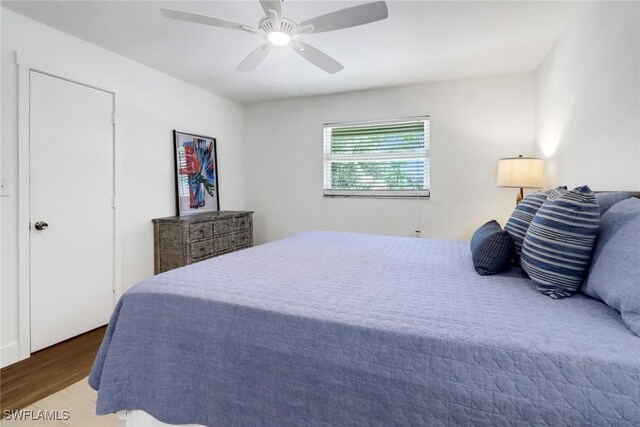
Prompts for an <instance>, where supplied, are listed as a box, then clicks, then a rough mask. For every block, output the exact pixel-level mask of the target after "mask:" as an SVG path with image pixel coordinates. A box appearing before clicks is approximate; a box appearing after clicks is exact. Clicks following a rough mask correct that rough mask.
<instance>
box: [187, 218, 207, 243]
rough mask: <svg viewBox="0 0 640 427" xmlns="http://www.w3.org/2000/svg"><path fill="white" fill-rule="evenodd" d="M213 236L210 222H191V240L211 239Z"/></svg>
mask: <svg viewBox="0 0 640 427" xmlns="http://www.w3.org/2000/svg"><path fill="white" fill-rule="evenodd" d="M211 236H213V231H212V229H211V223H210V222H194V223H191V224H189V241H190V242H197V241H199V240H204V239H210V238H211Z"/></svg>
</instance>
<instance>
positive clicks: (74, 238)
mask: <svg viewBox="0 0 640 427" xmlns="http://www.w3.org/2000/svg"><path fill="white" fill-rule="evenodd" d="M29 128H30V134H29V137H30V138H29V139H30V146H29V173H30V183H29V187H30V222H31V229H30V274H31V351H32V352H34V351H37V350H40V349H42V348H45V347H48V346H50V345H52V344H55V343H57V342H60V341H63V340H65V339H67V338H71V337H73V336H76V335H79V334H81V333H83V332H87V331H89V330H91V329H95V328H97V327H99V326H102V325H104V324H106V323H107V322H108V320H109V316H110V314H111V311H112V309H113V275H114V211H113V199H112V198H113V182H114V181H113V94H112V93H109V92H105V91H102V90H98V89H94V88H91V87H88V86H84V85H81V84H78V83H73V82H70V81H67V80H63V79H59V78H56V77H52V76H48V75H45V74H42V73H38V72H35V71H31V72H30V124H29Z"/></svg>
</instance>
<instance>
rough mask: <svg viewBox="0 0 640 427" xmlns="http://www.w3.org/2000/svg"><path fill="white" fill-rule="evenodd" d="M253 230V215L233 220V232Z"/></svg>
mask: <svg viewBox="0 0 640 427" xmlns="http://www.w3.org/2000/svg"><path fill="white" fill-rule="evenodd" d="M249 228H251V215H243V216H237V217H235V218H233V230H234V231H240V230H247V229H249Z"/></svg>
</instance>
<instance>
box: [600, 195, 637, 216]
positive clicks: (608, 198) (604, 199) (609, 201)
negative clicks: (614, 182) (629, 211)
mask: <svg viewBox="0 0 640 427" xmlns="http://www.w3.org/2000/svg"><path fill="white" fill-rule="evenodd" d="M630 197H631V193H628V192H626V191H610V192H607V193H598V194H596V200H597V201H598V204H599V205H600V216H602V215H604V213H605V212H606V211H608V210H609V209H611V206H613V205H615V204H616V203H619V202H621V201H623V200H626V199H628V198H630Z"/></svg>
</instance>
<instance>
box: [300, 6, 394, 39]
mask: <svg viewBox="0 0 640 427" xmlns="http://www.w3.org/2000/svg"><path fill="white" fill-rule="evenodd" d="M388 16H389V10H388V9H387V3H385V2H384V1H376V2H373V3H366V4H362V5H360V6H354V7H349V8H347V9H342V10H338V11H336V12H331V13H327V14H326V15H321V16H318V17H316V18H312V19H309V20H307V21H304V22H301V23H300V27H301V31H300V32H305V33H322V32H325V31H333V30H339V29H341V28H349V27H356V26H358V25H364V24H368V23H370V22H375V21H380V20H381V19H386V18H387V17H388Z"/></svg>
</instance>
